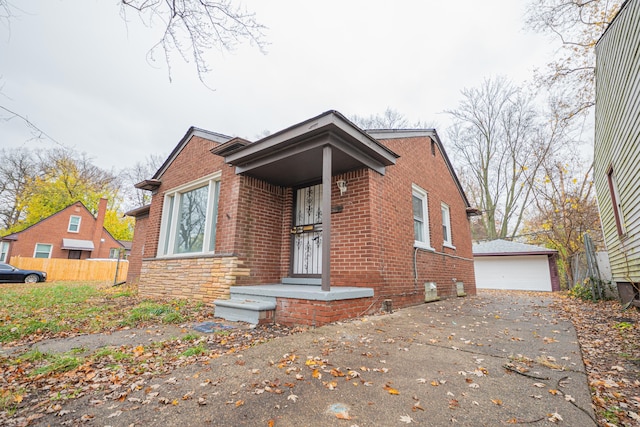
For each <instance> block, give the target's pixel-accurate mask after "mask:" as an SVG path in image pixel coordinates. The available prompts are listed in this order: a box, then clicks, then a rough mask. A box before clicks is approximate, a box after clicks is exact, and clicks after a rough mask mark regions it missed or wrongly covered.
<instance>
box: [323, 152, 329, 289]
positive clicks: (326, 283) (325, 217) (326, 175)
mask: <svg viewBox="0 0 640 427" xmlns="http://www.w3.org/2000/svg"><path fill="white" fill-rule="evenodd" d="M321 283H322V290H323V291H326V292H329V291H330V290H331V146H330V145H325V146H324V147H322V282H321Z"/></svg>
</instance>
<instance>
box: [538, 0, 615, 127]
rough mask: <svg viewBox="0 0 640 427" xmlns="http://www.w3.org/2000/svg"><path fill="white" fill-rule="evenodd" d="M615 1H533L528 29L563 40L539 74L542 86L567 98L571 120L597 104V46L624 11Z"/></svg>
mask: <svg viewBox="0 0 640 427" xmlns="http://www.w3.org/2000/svg"><path fill="white" fill-rule="evenodd" d="M620 5H621V1H611V0H586V1H585V0H530V2H529V6H528V10H527V15H526V24H527V26H528V27H529V28H530V29H532V30H534V31H536V32H541V33H545V34H547V35H549V36H550V37H552V38H553V39H556V40H559V41H560V43H561V45H560V48H559V49H558V51H557V53H556V56H555V58H554V59H553V60H552V61H551V62H550V63H549V64H548V65H547V66H546V68H544V69H542V70H538V71H537V76H536V80H537V81H538V83H539V84H540V85H542V86H545V87H547V88H551V89H553V90H554V91H556V92H557V91H562V92H564V93H565V95H566V99H567V105H570V106H571V108H570V109H568V111H567V118H571V117H573V116H575V115H576V114H579V113H581V112H585V111H586V110H588V109H589V108H590V107H591V106H593V105H594V99H595V96H594V88H595V86H594V83H595V73H594V71H595V44H596V42H597V41H598V40H599V39H600V36H601V35H602V34H603V32H604V31H605V30H606V29H607V27H608V26H609V24H610V23H611V21H612V20H613V18H614V17H615V15H616V13H617V12H618V10H619V9H620Z"/></svg>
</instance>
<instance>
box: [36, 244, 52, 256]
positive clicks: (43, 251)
mask: <svg viewBox="0 0 640 427" xmlns="http://www.w3.org/2000/svg"><path fill="white" fill-rule="evenodd" d="M52 248H53V245H49V244H46V243H36V248H35V250H34V251H33V257H34V258H51V249H52Z"/></svg>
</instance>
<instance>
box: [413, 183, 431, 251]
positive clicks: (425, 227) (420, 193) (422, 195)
mask: <svg viewBox="0 0 640 427" xmlns="http://www.w3.org/2000/svg"><path fill="white" fill-rule="evenodd" d="M414 197H415V198H418V199H420V201H421V203H422V216H423V217H422V218H421V219H418V220H419V221H421V223H422V238H423V239H422V240H417V239H416V233H415V229H416V228H415V226H416V220H417V218H416V213H415V211H414V209H413V198H414ZM411 211H412V214H413V239H414V240H413V246H414V247H416V248H422V249H427V250H431V251H433V250H434V249H433V248H432V247H431V235H430V233H429V229H430V227H429V194H428V193H427V192H426V191H425V190H424V189H422V188H421V187H419V186H417V185H416V184H411Z"/></svg>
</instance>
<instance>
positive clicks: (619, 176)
mask: <svg viewBox="0 0 640 427" xmlns="http://www.w3.org/2000/svg"><path fill="white" fill-rule="evenodd" d="M639 46H640V0H628V1H626V2H625V3H624V4H623V5H622V7H621V9H620V12H619V13H618V15H617V16H616V18H615V19H614V20H613V21H612V23H611V25H610V26H609V27H608V28H607V30H606V31H605V33H604V34H603V36H602V37H601V38H600V40H599V41H598V43H597V45H596V108H595V152H594V179H595V184H596V194H597V198H598V207H599V209H600V217H601V221H602V229H603V233H604V238H605V242H606V245H607V251H608V254H609V261H610V264H611V273H612V281H613V282H614V283H615V285H617V287H618V291H619V293H620V298H621V299H622V301H623V303H629V304H633V305H636V306H637V307H640V298H639V293H638V289H639V288H638V283H640V168H639V167H638V165H640V49H638V47H639Z"/></svg>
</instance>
